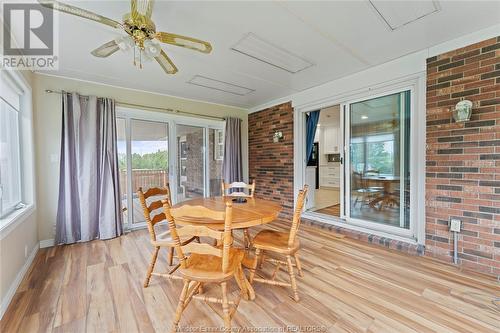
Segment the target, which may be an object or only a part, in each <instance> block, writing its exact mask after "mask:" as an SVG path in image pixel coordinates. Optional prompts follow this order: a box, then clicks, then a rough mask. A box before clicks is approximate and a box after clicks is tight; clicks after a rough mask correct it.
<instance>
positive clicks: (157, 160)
mask: <svg viewBox="0 0 500 333" xmlns="http://www.w3.org/2000/svg"><path fill="white" fill-rule="evenodd" d="M118 163H119V166H120V169H127V155H126V154H118ZM132 169H152V170H167V169H168V152H167V151H166V150H158V151H157V152H156V153H148V154H144V155H140V154H137V153H135V154H132Z"/></svg>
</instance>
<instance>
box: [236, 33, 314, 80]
mask: <svg viewBox="0 0 500 333" xmlns="http://www.w3.org/2000/svg"><path fill="white" fill-rule="evenodd" d="M231 49H232V50H234V51H237V52H240V53H242V54H244V55H247V56H249V57H252V58H254V59H257V60H260V61H262V62H265V63H266V64H269V65H272V66H275V67H278V68H281V69H283V70H285V71H287V72H290V73H297V72H300V71H301V70H304V69H306V68H308V67H311V66H313V64H312V63H311V62H309V61H307V60H305V59H302V58H301V57H299V56H296V55H294V54H292V53H291V52H289V51H287V50H285V49H283V48H281V47H279V46H276V45H274V44H272V43H270V42H268V41H266V40H264V39H262V38H260V37H259V36H257V35H255V34H253V33H248V34H247V35H246V36H245V37H243V39H241V40H240V41H239V42H238V43H237V44H236V45H235V46H233V47H232V48H231Z"/></svg>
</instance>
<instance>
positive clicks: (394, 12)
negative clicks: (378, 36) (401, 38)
mask: <svg viewBox="0 0 500 333" xmlns="http://www.w3.org/2000/svg"><path fill="white" fill-rule="evenodd" d="M369 1H370V4H371V5H372V6H373V8H374V9H375V11H376V12H377V13H378V14H379V15H380V17H381V18H382V20H383V21H384V22H385V23H386V24H387V26H388V27H389V29H391V30H396V29H398V28H401V27H402V26H405V25H407V24H410V23H412V22H415V21H417V20H420V19H421V18H424V17H426V16H428V15H430V14H433V13H436V12H439V11H440V9H441V8H440V6H439V4H438V2H437V1H386V0H369Z"/></svg>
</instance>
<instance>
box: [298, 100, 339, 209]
mask: <svg viewBox="0 0 500 333" xmlns="http://www.w3.org/2000/svg"><path fill="white" fill-rule="evenodd" d="M314 112H319V116H318V114H313V113H308V114H306V117H307V119H306V123H308V131H311V130H315V133H314V139H313V143H312V150H311V152H310V154H309V156H308V158H307V166H306V183H307V184H309V187H310V191H309V195H308V200H307V204H306V209H307V210H308V211H310V212H315V213H319V214H325V215H329V216H334V217H340V216H341V201H342V200H341V199H342V198H341V184H342V179H341V177H342V167H341V162H342V155H341V152H342V150H343V144H342V142H343V139H342V129H341V114H340V105H334V106H331V107H327V108H324V109H321V110H319V111H314ZM314 117H316V118H317V124H314V122H315V121H316V119H313V118H314ZM314 125H315V126H314ZM307 144H311V142H306V145H307Z"/></svg>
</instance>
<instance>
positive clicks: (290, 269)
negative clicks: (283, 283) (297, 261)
mask: <svg viewBox="0 0 500 333" xmlns="http://www.w3.org/2000/svg"><path fill="white" fill-rule="evenodd" d="M286 262H287V264H288V275H290V283H291V285H292V290H293V299H294V300H295V302H298V301H299V300H300V298H299V293H298V292H297V281H295V273H294V272H293V264H292V257H291V256H290V255H287V256H286Z"/></svg>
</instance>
